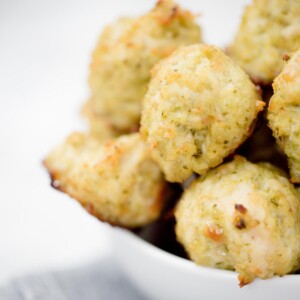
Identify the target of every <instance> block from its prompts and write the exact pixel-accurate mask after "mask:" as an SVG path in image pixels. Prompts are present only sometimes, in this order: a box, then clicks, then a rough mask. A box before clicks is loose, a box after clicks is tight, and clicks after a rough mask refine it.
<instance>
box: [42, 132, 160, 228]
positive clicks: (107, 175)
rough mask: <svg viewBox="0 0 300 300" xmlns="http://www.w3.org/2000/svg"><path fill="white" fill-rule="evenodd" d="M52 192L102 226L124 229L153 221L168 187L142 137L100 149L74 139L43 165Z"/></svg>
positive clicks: (78, 137)
mask: <svg viewBox="0 0 300 300" xmlns="http://www.w3.org/2000/svg"><path fill="white" fill-rule="evenodd" d="M45 165H46V167H47V169H48V170H49V173H50V174H51V177H52V180H53V186H54V187H56V188H57V189H59V190H61V191H63V192H65V193H67V194H69V195H70V196H71V197H73V198H74V199H76V200H78V201H79V202H80V203H81V205H82V206H83V207H84V208H86V209H87V210H88V211H89V212H90V213H91V214H93V215H95V216H96V217H98V218H99V219H100V220H102V221H106V222H108V223H111V224H114V225H119V226H123V227H137V226H142V225H145V224H147V223H150V222H151V221H153V220H155V219H156V218H157V217H158V216H159V215H160V212H161V210H162V208H163V204H164V200H165V199H164V191H165V188H166V182H165V181H164V178H163V175H162V173H161V171H160V169H159V168H158V166H157V165H156V164H155V163H154V162H153V161H152V159H151V158H150V152H149V149H148V147H147V146H146V145H145V143H144V142H142V140H141V139H140V136H139V134H138V133H136V134H132V135H127V136H123V137H120V138H118V139H115V140H110V141H107V142H105V143H103V144H101V143H100V142H99V141H98V140H97V139H94V138H93V137H90V136H87V135H84V134H81V133H73V134H72V135H71V136H70V137H69V138H68V139H67V140H66V141H65V142H64V143H63V144H62V145H61V146H60V147H58V148H57V149H56V150H54V151H53V152H52V153H51V154H50V155H49V156H48V157H47V158H46V160H45Z"/></svg>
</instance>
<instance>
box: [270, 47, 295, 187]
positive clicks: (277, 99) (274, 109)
mask: <svg viewBox="0 0 300 300" xmlns="http://www.w3.org/2000/svg"><path fill="white" fill-rule="evenodd" d="M273 88H274V95H273V96H272V98H271V100H270V103H269V108H268V120H269V126H270V128H271V129H272V131H273V135H274V136H275V138H276V140H277V143H278V144H279V146H280V147H281V148H282V149H283V151H284V152H285V154H286V155H287V157H288V162H289V169H290V173H291V181H293V182H296V183H300V50H298V51H297V52H296V53H295V54H294V55H293V56H292V58H291V59H290V60H289V61H288V63H287V64H286V66H285V67H284V69H283V71H282V72H281V73H280V74H279V76H278V77H276V78H275V81H274V83H273Z"/></svg>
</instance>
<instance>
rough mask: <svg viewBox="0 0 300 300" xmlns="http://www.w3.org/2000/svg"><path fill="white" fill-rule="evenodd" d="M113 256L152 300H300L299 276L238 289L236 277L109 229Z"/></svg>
mask: <svg viewBox="0 0 300 300" xmlns="http://www.w3.org/2000/svg"><path fill="white" fill-rule="evenodd" d="M111 237H112V243H113V249H114V252H115V256H116V258H117V260H118V262H119V263H120V265H121V266H122V268H123V269H124V272H125V273H126V274H127V275H128V277H129V278H130V280H131V281H132V282H133V283H134V284H135V285H136V287H137V288H138V289H139V290H140V291H141V292H142V293H144V294H145V295H146V296H148V297H149V299H155V300H182V299H186V300H194V299H195V300H200V299H201V300H208V299H210V300H217V299H223V300H227V299H229V300H250V299H251V300H253V299H255V300H267V299H272V300H277V299H278V300H279V299H280V300H282V299H284V298H288V299H289V300H299V299H300V275H286V276H284V277H274V278H272V279H268V280H259V279H256V280H255V281H254V282H253V283H251V284H249V285H247V286H244V287H243V288H240V287H239V285H238V279H237V273H235V272H231V271H224V270H218V269H212V268H206V267H201V266H197V265H195V264H194V263H193V262H192V261H189V260H187V259H184V258H181V257H177V256H175V255H173V254H170V253H168V252H165V251H163V250H161V249H159V248H157V247H155V246H153V245H151V244H149V243H148V242H146V241H144V240H142V239H141V238H139V237H138V236H137V235H135V234H134V233H131V232H130V231H127V230H124V229H118V228H112V229H111Z"/></svg>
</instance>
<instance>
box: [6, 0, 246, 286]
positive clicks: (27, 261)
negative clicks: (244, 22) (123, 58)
mask: <svg viewBox="0 0 300 300" xmlns="http://www.w3.org/2000/svg"><path fill="white" fill-rule="evenodd" d="M179 2H181V3H184V6H186V7H188V8H193V11H195V12H200V13H201V12H202V17H201V18H200V21H201V23H202V24H203V27H204V28H205V29H204V36H205V39H206V41H207V42H209V43H215V44H219V45H222V46H223V45H226V44H228V43H229V41H230V40H231V38H232V34H233V31H234V30H235V28H236V26H237V24H238V22H239V20H238V16H239V14H240V12H241V9H242V6H243V5H244V3H246V2H249V1H245V0H244V1H241V0H231V1H224V0H210V1H207V0H202V1H200V0H197V1H195V0H193V1H192V0H190V1H183V0H182V1H179ZM153 4H154V1H150V0H148V1H141V0H109V1H103V0H88V1H84V0H82V1H79V0H61V1H59V0H55V1H50V0H49V1H39V0H35V1H34V0H26V1H24V0H18V1H17V0H13V1H9V0H4V1H0V41H1V42H0V43H1V44H0V105H1V106H0V141H1V142H0V143H1V144H0V190H1V196H0V284H1V283H4V282H5V281H7V280H9V279H10V278H12V277H14V276H17V275H18V276H19V275H21V274H23V273H26V272H33V271H38V270H47V269H61V268H64V267H67V266H71V265H74V264H81V263H83V262H85V261H90V260H93V259H94V258H96V257H98V256H101V255H104V254H105V253H107V252H108V251H109V243H108V239H107V236H106V235H105V232H106V230H105V226H103V225H102V224H100V223H99V222H98V221H96V220H95V219H94V218H92V217H90V216H88V214H86V213H85V212H84V211H83V210H82V209H81V207H80V206H79V205H77V204H76V203H75V201H71V200H70V199H69V198H68V197H66V196H65V195H63V194H60V193H58V192H56V191H54V190H52V189H50V187H49V180H48V177H47V175H46V173H45V170H44V169H43V168H42V166H41V161H42V159H43V157H45V155H46V154H47V152H48V151H49V150H50V149H51V148H52V147H53V146H55V145H56V144H57V143H59V142H60V141H61V140H62V139H63V138H64V137H65V136H66V135H67V134H68V133H70V132H71V131H73V130H74V129H78V128H80V127H81V126H82V124H81V122H82V120H81V119H80V117H79V109H80V106H81V104H82V103H83V101H85V100H86V98H87V97H88V89H87V84H86V81H87V74H88V64H89V61H90V53H91V50H92V48H93V47H94V45H95V42H96V40H97V36H98V33H99V32H100V30H101V28H102V27H103V25H104V24H106V23H108V22H110V21H112V20H114V19H115V18H116V17H118V16H120V15H125V14H131V15H136V14H137V13H140V12H143V11H145V10H146V9H148V8H150V7H151V6H152V5H153Z"/></svg>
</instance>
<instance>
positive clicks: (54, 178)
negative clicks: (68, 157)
mask: <svg viewBox="0 0 300 300" xmlns="http://www.w3.org/2000/svg"><path fill="white" fill-rule="evenodd" d="M43 165H44V166H45V167H46V170H47V171H48V174H49V177H50V185H51V187H52V188H54V189H55V190H57V191H59V192H62V193H64V194H67V195H69V196H70V197H71V198H72V199H74V200H76V201H77V202H78V203H79V204H80V205H81V206H82V207H83V208H84V209H85V211H87V212H88V213H89V214H90V215H92V216H93V217H95V218H97V219H98V220H99V221H101V222H104V223H108V224H110V225H111V226H113V227H121V228H124V229H132V228H137V227H138V226H137V227H130V226H125V225H124V224H121V223H118V222H114V221H111V220H109V219H107V218H105V217H104V216H103V215H102V214H100V213H99V212H98V211H96V209H95V208H94V206H93V204H92V203H86V202H85V201H83V200H82V199H81V198H79V197H77V196H76V195H74V194H72V193H70V192H67V191H66V190H65V189H64V188H63V187H62V186H61V185H60V183H59V179H58V178H59V174H58V173H55V172H53V171H51V170H50V168H48V166H47V162H46V161H43Z"/></svg>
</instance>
